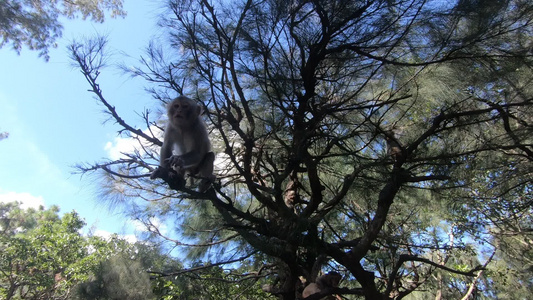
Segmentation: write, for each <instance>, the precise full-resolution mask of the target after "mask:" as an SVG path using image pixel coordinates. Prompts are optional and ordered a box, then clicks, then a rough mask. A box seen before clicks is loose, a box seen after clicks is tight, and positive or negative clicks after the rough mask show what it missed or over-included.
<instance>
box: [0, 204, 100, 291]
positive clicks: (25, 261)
mask: <svg viewBox="0 0 533 300" xmlns="http://www.w3.org/2000/svg"><path fill="white" fill-rule="evenodd" d="M0 212H1V231H2V232H1V235H0V295H1V297H2V299H66V297H67V296H68V295H69V293H70V289H71V288H72V287H73V286H74V285H75V284H77V283H78V282H81V281H84V280H86V279H87V278H88V274H89V273H90V271H91V269H92V268H93V267H94V266H93V264H94V263H95V262H96V261H97V260H98V259H99V258H100V255H101V254H102V252H100V250H101V249H100V248H98V247H96V246H97V245H99V244H100V245H102V244H101V239H100V238H96V237H91V238H86V237H83V236H82V235H81V234H80V232H79V230H81V229H82V227H83V226H84V225H85V223H84V222H83V220H81V218H80V217H79V216H78V215H77V214H76V213H75V212H72V213H67V214H65V215H64V216H63V217H61V218H60V217H59V216H58V212H59V208H58V207H56V206H53V207H51V208H50V209H47V210H45V209H44V208H43V207H40V208H39V209H38V210H35V209H32V208H29V209H27V210H23V209H21V208H20V207H19V204H18V203H6V204H4V203H2V204H0ZM90 248H92V249H93V250H92V252H91V251H90Z"/></svg>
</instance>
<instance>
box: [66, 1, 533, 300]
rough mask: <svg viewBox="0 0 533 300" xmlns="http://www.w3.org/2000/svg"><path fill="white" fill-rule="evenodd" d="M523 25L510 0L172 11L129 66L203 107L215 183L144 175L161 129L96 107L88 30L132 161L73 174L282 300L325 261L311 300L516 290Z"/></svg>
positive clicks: (81, 48) (527, 186) (527, 71)
mask: <svg viewBox="0 0 533 300" xmlns="http://www.w3.org/2000/svg"><path fill="white" fill-rule="evenodd" d="M531 20H533V4H531V3H530V1H522V0H510V1H502V0H484V1H471V0H459V1H431V0H428V1H425V0H410V1H390V0H381V1H380V0H377V1H372V0H366V1H343V0H338V1H321V0H315V1H288V2H287V1H277V0H264V1H254V0H246V1H244V0H243V1H207V0H198V1H192V0H183V1H180V0H174V1H169V5H168V12H167V14H166V15H164V16H163V17H162V20H161V22H160V24H161V26H162V28H164V29H165V30H166V32H167V33H168V41H164V42H162V43H161V44H158V41H154V42H152V43H151V44H150V45H149V46H148V48H147V56H146V57H143V58H142V59H141V65H140V66H139V67H137V68H134V69H131V68H129V69H128V71H129V72H131V74H132V75H133V76H141V77H143V78H144V79H146V80H147V82H148V84H149V87H148V91H149V92H150V93H151V94H152V96H153V97H154V99H156V100H159V101H160V102H168V100H170V99H171V97H173V96H174V95H175V94H186V95H188V96H190V97H192V98H195V99H198V100H201V101H202V103H203V104H204V108H205V111H206V114H205V119H206V121H207V123H208V124H209V126H210V130H211V133H210V136H211V139H212V141H213V144H214V145H215V151H216V152H217V160H216V169H217V170H216V175H217V182H216V184H215V185H214V188H213V189H211V190H209V191H208V192H207V193H203V194H202V193H197V192H195V191H194V190H193V189H189V188H184V189H180V190H173V189H172V188H169V186H167V185H166V184H165V183H163V182H152V181H150V180H148V176H149V175H148V174H149V172H151V171H152V170H153V169H154V166H155V165H157V154H156V153H157V147H158V146H160V145H161V141H160V139H161V130H162V128H163V126H162V123H161V122H160V120H157V119H153V118H152V116H151V115H150V112H149V111H146V112H145V113H143V114H142V116H143V117H144V122H145V124H146V125H147V126H148V128H147V130H141V129H138V128H136V127H134V126H132V125H130V123H129V122H128V121H126V120H124V119H122V118H121V117H120V116H119V114H118V113H117V109H115V107H114V106H113V105H111V104H110V102H109V101H108V99H106V98H105V96H104V92H103V91H102V90H101V89H100V87H99V85H98V83H97V79H98V75H99V73H100V71H101V66H100V65H97V64H95V63H94V62H98V61H100V60H99V59H98V57H101V56H100V55H101V54H102V53H104V50H105V47H104V46H105V41H103V40H101V39H97V40H93V41H89V42H86V43H75V44H73V45H72V46H71V48H70V49H71V53H72V58H73V60H74V61H75V62H76V63H77V64H78V66H79V68H80V69H81V71H82V72H83V74H84V76H85V77H86V78H87V80H88V82H89V84H90V85H91V89H92V90H91V91H92V92H93V93H94V94H95V96H96V97H97V99H98V100H99V101H100V102H101V103H102V104H104V105H105V106H106V107H107V109H108V110H107V113H108V114H109V116H110V117H111V118H113V119H114V120H116V122H117V123H118V124H119V125H120V126H121V127H122V129H121V133H124V134H126V136H128V137H131V138H132V140H134V141H137V142H138V148H137V149H138V150H137V151H135V152H133V153H127V154H125V156H124V158H122V159H120V160H116V161H106V162H102V163H97V164H92V165H81V166H79V170H80V171H82V172H91V171H96V170H102V171H103V172H102V173H99V174H101V176H103V177H104V178H105V179H104V191H105V192H104V193H105V194H106V196H107V197H108V198H109V199H112V200H114V201H115V203H123V204H124V207H127V208H129V212H130V213H131V214H132V216H134V217H135V218H136V219H138V220H141V221H142V222H144V223H145V225H146V226H147V228H148V229H150V231H151V233H152V234H153V237H158V238H160V239H164V240H166V241H168V242H170V243H171V244H172V245H174V246H176V247H179V249H180V250H182V251H183V252H184V253H186V254H187V255H188V258H190V259H193V260H194V259H199V258H204V259H207V260H210V261H216V264H217V265H220V264H224V263H227V265H228V266H229V267H230V268H231V266H235V264H236V262H238V261H240V260H241V259H243V258H246V260H245V263H243V264H245V266H246V270H247V271H243V278H249V279H250V280H256V279H257V278H258V277H263V278H264V279H266V280H267V281H269V284H267V285H265V287H264V290H265V291H268V292H270V293H271V294H273V295H275V296H277V297H279V298H280V299H295V298H298V297H300V295H301V294H300V293H301V290H302V288H303V286H304V285H305V284H308V283H309V282H313V281H314V280H315V279H316V277H317V276H318V275H319V274H321V273H326V272H328V271H331V270H335V271H337V272H339V273H341V274H342V275H343V280H342V281H341V284H340V287H338V288H332V289H328V290H327V291H324V292H323V293H320V294H318V295H314V296H311V297H309V298H308V299H318V298H321V297H323V296H326V295H330V294H338V295H343V297H346V298H364V299H402V298H405V297H407V296H411V297H413V298H422V299H427V297H433V298H436V299H450V298H463V299H469V298H472V297H486V298H491V297H496V295H499V293H505V292H511V293H514V297H515V298H517V299H519V298H520V297H522V298H523V297H525V296H524V295H525V293H526V291H529V292H530V284H529V283H530V282H531V277H530V276H529V275H528V273H527V272H526V270H525V269H527V268H529V267H530V263H528V265H524V263H526V262H528V261H529V259H530V258H531V255H529V253H527V252H526V253H525V255H526V257H525V258H523V257H517V256H516V254H517V253H519V252H517V251H523V249H526V247H527V246H528V245H530V238H531V236H530V234H531V229H532V227H531V224H530V221H529V220H530V218H531V199H533V197H532V187H533V186H532V179H533V176H532V170H533V168H532V166H533V165H532V161H533V140H532V138H531V137H532V136H533V134H532V133H533V132H532V131H533V127H532V124H533V119H532V115H533V114H532V113H533V111H532V110H533V106H532V104H533V97H532V96H533V93H532V92H533V91H532V88H531V86H532V85H531V80H532V79H531V78H533V76H532V75H533V74H532V56H533V52H532V47H533V40H532V38H531V36H532V33H533V32H532V30H533V27H532V24H531ZM167 183H169V184H170V187H171V186H172V182H167ZM143 200H144V201H143ZM163 223H164V224H171V225H172V226H171V228H170V230H169V227H167V226H162V224H163ZM162 229H165V230H162ZM521 249H522V250H521ZM517 266H520V267H517ZM520 268H522V269H521V270H519V269H520ZM524 268H525V269H524ZM241 270H242V269H241ZM506 270H515V271H516V272H514V273H512V274H511V273H509V272H507V271H506ZM192 271H194V269H192ZM506 272H507V273H506ZM505 280H512V281H514V283H515V284H516V285H518V283H522V284H524V285H523V288H521V289H517V290H512V291H511V290H510V289H507V288H506V287H505V285H504V284H503V282H504V281H505Z"/></svg>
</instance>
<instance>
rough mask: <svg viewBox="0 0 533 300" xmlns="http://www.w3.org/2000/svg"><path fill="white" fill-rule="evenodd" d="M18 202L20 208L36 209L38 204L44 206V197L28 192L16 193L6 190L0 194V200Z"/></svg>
mask: <svg viewBox="0 0 533 300" xmlns="http://www.w3.org/2000/svg"><path fill="white" fill-rule="evenodd" d="M16 201H18V202H20V203H21V208H23V209H28V208H30V207H31V208H35V209H38V208H39V206H41V205H42V206H44V199H43V197H42V196H34V195H32V194H30V193H16V192H7V193H2V194H0V202H2V203H8V202H16Z"/></svg>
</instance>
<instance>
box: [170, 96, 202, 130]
mask: <svg viewBox="0 0 533 300" xmlns="http://www.w3.org/2000/svg"><path fill="white" fill-rule="evenodd" d="M201 113H202V108H201V107H200V106H199V105H198V104H197V103H196V102H194V101H193V100H192V99H190V98H188V97H185V96H179V97H177V98H176V99H174V100H172V102H170V103H169V104H168V106H167V114H168V120H169V122H170V123H171V124H172V125H174V126H176V127H187V126H192V125H194V123H195V122H196V121H197V120H198V117H199V116H200V114H201Z"/></svg>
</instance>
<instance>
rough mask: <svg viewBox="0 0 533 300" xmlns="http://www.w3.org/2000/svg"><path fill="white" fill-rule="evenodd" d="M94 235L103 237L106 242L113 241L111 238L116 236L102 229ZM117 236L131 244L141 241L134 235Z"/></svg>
mask: <svg viewBox="0 0 533 300" xmlns="http://www.w3.org/2000/svg"><path fill="white" fill-rule="evenodd" d="M94 235H95V236H99V237H102V238H104V239H106V240H110V239H111V236H112V235H114V233H111V232H109V231H105V230H101V229H98V230H96V231H95V232H94ZM117 236H118V237H119V238H121V239H123V240H126V241H128V242H129V243H132V244H133V243H136V242H137V241H139V240H138V239H137V237H136V236H135V235H134V234H126V235H121V234H117Z"/></svg>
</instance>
